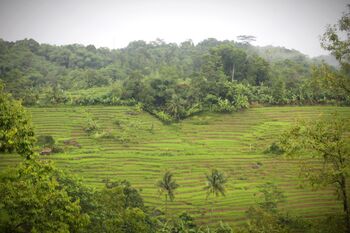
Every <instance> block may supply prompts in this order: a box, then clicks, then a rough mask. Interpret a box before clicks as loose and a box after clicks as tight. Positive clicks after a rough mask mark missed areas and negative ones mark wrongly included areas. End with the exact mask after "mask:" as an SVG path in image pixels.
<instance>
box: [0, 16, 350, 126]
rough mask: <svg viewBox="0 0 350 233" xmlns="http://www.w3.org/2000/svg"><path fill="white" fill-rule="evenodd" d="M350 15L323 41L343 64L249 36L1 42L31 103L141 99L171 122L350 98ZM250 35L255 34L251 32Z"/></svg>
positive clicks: (6, 74) (10, 81)
mask: <svg viewBox="0 0 350 233" xmlns="http://www.w3.org/2000/svg"><path fill="white" fill-rule="evenodd" d="M342 33H345V34H346V33H347V36H349V13H346V14H344V16H343V17H342V18H341V19H340V21H339V23H338V24H337V25H334V26H332V27H329V28H328V30H327V31H326V32H325V34H324V35H323V37H322V41H321V44H322V46H323V47H324V48H325V49H327V50H329V51H330V52H332V54H333V55H334V57H335V58H336V59H337V63H338V65H337V66H336V67H334V66H331V65H328V64H326V63H324V62H321V61H320V59H316V58H314V59H310V58H308V57H307V56H305V55H303V54H301V53H300V52H298V51H295V50H288V49H285V48H280V47H271V46H268V47H257V46H253V45H251V44H250V43H249V40H244V38H245V37H243V41H242V40H241V41H240V42H235V41H227V40H226V41H218V40H216V39H206V40H204V41H202V42H200V43H198V44H197V45H194V44H193V42H192V41H191V40H189V41H185V42H183V43H181V44H180V45H177V44H173V43H165V42H164V41H162V40H156V41H153V42H150V43H146V42H144V41H134V42H131V43H130V44H129V45H128V46H127V47H126V48H123V49H115V50H110V49H107V48H95V47H94V46H93V45H89V46H83V45H78V44H72V45H66V46H52V45H48V44H39V43H37V42H36V41H34V40H33V39H25V40H21V41H17V42H7V41H4V40H0V80H1V81H2V82H3V83H4V84H5V89H6V91H8V92H10V93H12V95H13V96H14V97H15V98H16V99H21V100H22V101H23V104H24V105H52V104H79V105H89V104H111V105H134V104H137V103H139V104H140V107H142V108H143V109H144V110H146V111H148V112H150V113H152V114H154V115H155V116H157V117H158V118H159V119H161V120H163V121H164V122H171V121H174V120H179V119H183V118H185V117H187V116H190V115H192V114H194V113H197V112H200V111H204V110H206V111H208V110H209V111H217V112H231V111H235V110H239V109H242V108H247V107H249V105H254V104H255V105H256V104H262V105H272V104H277V105H282V104H347V105H348V104H349V103H350V98H349V90H350V88H349V86H350V85H349V79H350V78H349V65H348V64H349V38H348V37H347V38H346V39H345V40H341V39H342V37H341V36H340V35H341V34H342ZM248 39H249V37H248Z"/></svg>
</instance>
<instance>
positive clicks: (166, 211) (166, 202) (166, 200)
mask: <svg viewBox="0 0 350 233" xmlns="http://www.w3.org/2000/svg"><path fill="white" fill-rule="evenodd" d="M167 216H168V195H167V194H165V217H167Z"/></svg>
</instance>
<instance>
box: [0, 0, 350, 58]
mask: <svg viewBox="0 0 350 233" xmlns="http://www.w3.org/2000/svg"><path fill="white" fill-rule="evenodd" d="M348 3H349V2H348V1H346V0H172V1H170V0H153V1H151V0H125V1H122V0H114V1H113V0H56V1H55V0H23V1H19V0H0V38H2V39H5V40H10V41H15V40H20V39H24V38H33V39H35V40H37V41H38V42H40V43H49V44H57V45H62V44H72V43H80V44H84V45H88V44H94V45H95V46H97V47H101V46H103V47H109V48H120V47H124V46H126V45H127V44H128V43H129V42H130V41H133V40H145V41H152V40H155V39H156V38H161V39H164V40H165V41H166V42H176V43H179V42H182V41H184V40H187V39H192V40H193V41H194V42H195V43H198V42H199V41H201V40H203V39H206V38H209V37H214V38H217V39H219V40H223V39H229V40H235V39H236V36H238V35H254V36H256V37H257V41H256V42H254V43H253V44H255V45H270V44H271V45H274V46H284V47H287V48H290V49H297V50H299V51H301V52H303V53H305V54H308V55H310V56H317V55H320V54H326V53H327V52H326V51H324V50H322V49H321V47H320V45H319V44H320V43H319V36H320V35H321V34H322V33H323V32H324V31H325V28H326V25H327V24H334V23H336V22H337V19H339V18H340V16H341V14H342V12H344V11H346V10H347V9H346V4H348Z"/></svg>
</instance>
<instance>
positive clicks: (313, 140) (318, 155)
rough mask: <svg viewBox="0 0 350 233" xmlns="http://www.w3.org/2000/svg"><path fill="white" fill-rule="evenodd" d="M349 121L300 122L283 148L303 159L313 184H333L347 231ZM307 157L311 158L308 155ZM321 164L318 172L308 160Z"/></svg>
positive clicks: (349, 215)
mask: <svg viewBox="0 0 350 233" xmlns="http://www.w3.org/2000/svg"><path fill="white" fill-rule="evenodd" d="M349 125H350V124H349V119H344V118H342V117H340V116H338V115H332V116H325V117H323V118H321V119H319V120H314V121H308V122H305V121H303V122H300V123H298V124H296V125H294V126H293V127H292V128H291V129H290V130H289V131H288V132H286V133H285V134H284V135H283V137H282V139H281V145H282V146H283V149H284V150H285V151H286V153H287V154H290V155H299V156H303V157H302V159H303V161H304V162H303V165H304V166H303V167H302V173H303V174H304V175H305V176H306V178H307V179H308V180H309V181H310V183H311V185H313V186H315V187H320V186H322V185H324V186H327V185H333V186H334V187H335V188H336V190H337V192H338V196H339V198H340V200H341V201H342V203H343V211H344V215H345V222H346V226H347V232H350V210H349V196H348V188H347V180H348V177H349V168H350V141H349V137H348V130H349ZM305 155H308V156H305ZM310 158H314V159H318V160H320V161H321V162H322V166H321V167H320V168H318V169H316V168H315V167H311V166H310V165H309V163H308V162H307V160H308V159H310Z"/></svg>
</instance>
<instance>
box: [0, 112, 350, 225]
mask: <svg viewBox="0 0 350 233" xmlns="http://www.w3.org/2000/svg"><path fill="white" fill-rule="evenodd" d="M28 111H29V112H30V113H31V115H32V121H33V125H34V127H35V132H36V135H52V136H53V137H54V138H55V140H56V141H57V142H58V144H60V145H62V146H63V145H64V144H63V141H64V140H72V139H73V140H76V141H77V142H78V143H79V144H80V145H81V147H80V148H78V147H76V146H68V147H67V148H66V150H65V153H61V154H52V155H49V156H47V157H49V158H50V159H52V160H53V161H54V162H55V164H56V165H57V166H58V167H60V168H62V169H65V170H69V171H71V172H72V173H74V174H77V175H79V176H81V177H83V179H84V182H85V183H86V184H88V185H90V186H93V187H96V188H101V187H103V182H102V180H103V179H106V178H109V179H111V180H121V179H126V180H128V181H130V182H131V183H132V185H133V186H135V187H137V188H139V189H140V191H141V195H142V196H143V197H144V199H145V202H146V204H147V205H150V206H156V207H160V208H163V205H164V199H163V197H162V196H159V194H158V190H157V188H156V186H155V184H156V182H157V180H159V179H160V178H161V176H162V174H163V173H164V171H166V170H170V171H172V172H173V173H174V178H175V180H176V181H177V183H178V184H179V185H180V187H179V188H178V189H177V191H176V196H175V200H174V202H172V203H170V204H169V211H170V213H173V214H175V213H180V212H182V211H188V212H189V213H191V214H192V215H193V216H194V217H195V218H196V219H197V220H198V222H199V223H204V224H211V223H216V222H217V221H218V220H222V221H225V222H227V223H229V224H232V225H235V224H240V223H242V222H243V221H244V220H245V211H246V210H247V209H248V208H249V206H251V205H254V204H255V203H256V198H257V197H256V196H255V195H254V194H255V193H256V192H257V186H258V185H259V184H262V183H265V182H267V181H272V182H274V183H276V184H277V185H278V187H279V188H280V189H282V190H283V191H284V193H285V196H286V197H287V201H286V202H285V203H284V204H283V205H282V206H281V208H283V209H285V210H287V211H289V212H290V213H291V214H295V215H299V216H302V217H305V218H319V217H322V216H324V215H326V214H329V213H334V212H340V211H341V204H340V202H339V201H338V200H337V198H336V193H335V190H334V189H332V187H328V188H323V189H320V190H313V189H311V188H310V187H304V188H301V187H300V184H301V179H300V177H299V162H298V161H297V160H291V159H287V158H283V157H276V156H271V155H268V154H264V153H263V151H264V150H265V149H266V148H267V147H268V146H269V145H270V144H271V143H272V142H273V141H275V140H277V138H278V136H279V135H280V133H281V132H282V131H283V130H284V129H286V128H287V127H288V125H290V124H291V123H293V122H294V121H296V120H297V119H310V118H316V117H319V116H320V115H322V114H330V113H332V112H334V111H337V112H338V113H339V114H340V115H343V116H347V117H350V108H346V107H330V106H320V107H263V108H252V109H248V110H245V111H242V112H236V113H232V114H214V113H205V114H202V115H198V116H194V117H191V118H189V119H186V120H184V121H182V122H180V123H176V124H172V125H164V124H162V123H161V122H160V121H158V120H157V119H156V118H154V117H153V116H151V115H149V114H148V113H145V112H137V111H136V110H135V109H134V108H133V107H106V106H88V107H50V108H29V109H28ZM88 117H91V118H93V119H95V121H96V122H97V123H98V125H99V126H100V130H101V131H103V132H108V133H109V135H112V136H110V137H108V136H106V137H96V136H93V135H88V134H87V133H86V132H85V131H84V127H86V122H87V118H88ZM18 161H19V159H18V156H15V155H1V159H0V168H1V169H4V168H5V167H7V166H10V165H13V164H16V163H18ZM310 162H314V163H315V166H317V164H318V162H317V161H310ZM211 168H217V169H219V170H221V171H223V172H224V173H225V174H226V175H227V177H228V179H229V181H228V183H227V190H226V196H225V197H219V198H217V199H216V200H215V203H216V204H215V205H214V213H213V215H212V216H211V214H210V209H211V208H210V202H211V201H212V200H211V199H209V200H206V193H205V191H204V190H203V188H204V186H205V173H207V172H209V170H210V169H211Z"/></svg>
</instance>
